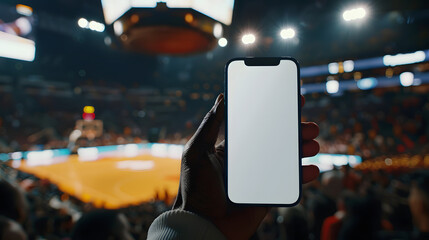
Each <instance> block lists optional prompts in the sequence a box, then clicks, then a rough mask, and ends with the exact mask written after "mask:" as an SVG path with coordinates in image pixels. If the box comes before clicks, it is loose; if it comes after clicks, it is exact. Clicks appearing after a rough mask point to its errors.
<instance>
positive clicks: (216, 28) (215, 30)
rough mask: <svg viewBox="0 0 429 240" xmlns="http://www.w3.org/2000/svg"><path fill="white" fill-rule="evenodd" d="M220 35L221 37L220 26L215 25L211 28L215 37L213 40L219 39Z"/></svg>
mask: <svg viewBox="0 0 429 240" xmlns="http://www.w3.org/2000/svg"><path fill="white" fill-rule="evenodd" d="M222 35H223V27H222V24H220V23H216V24H215V25H214V27H213V36H215V38H221V37H222Z"/></svg>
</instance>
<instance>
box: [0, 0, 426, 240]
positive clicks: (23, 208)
mask: <svg viewBox="0 0 429 240" xmlns="http://www.w3.org/2000/svg"><path fill="white" fill-rule="evenodd" d="M243 56H292V57H294V58H296V59H297V60H298V61H299V62H300V65H301V86H302V93H303V95H304V96H305V98H306V104H305V107H304V108H303V112H302V119H303V120H304V121H314V122H316V123H317V124H319V126H320V135H319V137H318V139H317V140H318V141H319V143H320V146H321V151H320V154H318V155H317V156H315V157H312V158H306V159H303V163H304V164H310V163H311V164H316V165H318V166H319V168H320V169H321V171H322V174H321V176H320V177H319V179H318V180H317V181H314V182H312V183H309V184H307V185H305V186H304V192H303V199H302V202H301V203H300V205H298V206H297V207H294V208H288V209H282V208H280V209H277V208H275V209H273V210H272V211H271V212H270V214H269V215H268V216H267V217H266V219H265V220H264V222H263V223H262V225H261V226H260V229H259V230H258V233H257V234H256V235H255V236H254V239H429V238H426V237H428V235H427V232H429V189H428V186H429V178H428V173H427V170H426V169H427V168H428V167H429V141H428V137H429V101H428V100H429V94H428V93H429V2H428V1H419V0H408V1H402V0H391V1H387V0H373V1H371V0H359V1H358V0H353V1H338V0H332V1H326V0H307V1H297V0H290V1H280V0H269V1H256V0H248V1H244V0H235V1H234V0H212V1H208V0H200V1H196V0H175V1H170V0H165V1H163V2H158V1H156V0H144V1H143V0H124V1H115V0H86V1H84V0H74V1H72V0H55V1H53V0H52V1H28V0H22V1H15V0H3V1H1V2H0V163H1V165H0V166H1V168H0V176H1V184H0V193H1V198H2V199H1V200H0V208H2V209H0V223H1V224H0V226H1V230H4V232H5V231H6V230H5V229H7V228H8V227H7V226H12V225H11V224H12V223H16V222H17V223H19V224H20V225H21V227H22V231H23V232H25V234H26V235H27V237H28V239H69V238H70V236H71V234H72V231H73V230H72V229H73V227H74V226H78V224H76V222H77V221H78V220H79V219H82V216H86V214H89V213H94V212H93V211H94V210H95V209H99V210H98V212H97V211H96V212H95V213H94V214H95V215H96V214H99V215H101V216H110V215H109V214H110V213H114V214H113V215H112V216H113V217H112V219H114V220H112V221H111V223H112V224H119V222H120V221H119V220H117V219H122V217H118V216H126V220H127V222H128V223H127V224H124V225H126V226H127V228H126V229H127V232H129V233H130V236H132V238H134V239H145V238H146V234H147V230H148V227H149V226H150V224H151V222H152V221H153V220H154V219H155V218H156V216H158V215H159V214H160V213H162V212H164V211H166V210H168V209H169V208H170V206H171V204H172V202H173V201H174V197H175V195H176V193H177V188H178V181H179V170H180V157H181V152H182V150H183V145H184V144H185V143H186V142H187V140H188V139H189V138H190V137H191V136H192V134H193V132H194V131H195V130H196V128H197V127H198V125H199V123H200V121H201V119H202V118H203V117H204V115H205V114H206V112H207V111H208V110H209V109H210V108H211V106H212V105H213V102H214V100H215V98H216V96H217V95H218V94H219V93H221V92H223V91H224V86H223V80H224V66H225V64H226V62H227V61H228V60H229V59H231V58H234V57H243ZM221 135H222V133H221ZM221 137H222V136H221ZM256 142H257V139H255V143H256ZM100 209H108V210H105V212H103V211H101V210H100ZM113 209H115V210H113ZM107 218H108V217H106V219H107ZM115 219H116V220H115ZM121 226H122V225H121ZM123 227H125V226H123ZM75 228H77V227H75ZM94 229H96V228H95V227H94ZM425 232H426V235H425ZM0 233H2V231H0ZM109 234H112V235H115V234H116V233H113V232H112V233H109ZM118 238H119V239H121V238H123V237H118ZM0 239H1V234H0ZM123 239H125V238H123Z"/></svg>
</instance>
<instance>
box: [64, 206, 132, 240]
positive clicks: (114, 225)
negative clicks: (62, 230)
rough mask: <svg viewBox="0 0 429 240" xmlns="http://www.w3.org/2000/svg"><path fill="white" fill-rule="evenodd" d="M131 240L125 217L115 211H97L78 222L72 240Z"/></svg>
mask: <svg viewBox="0 0 429 240" xmlns="http://www.w3.org/2000/svg"><path fill="white" fill-rule="evenodd" d="M89 239H99V240H120V239H124V240H130V239H133V238H132V237H131V235H130V233H129V225H128V221H127V219H126V218H125V216H124V215H123V214H121V213H119V212H118V211H114V210H104V209H103V210H95V211H92V212H89V213H86V214H84V215H83V216H82V217H81V218H80V219H79V221H77V223H76V225H75V227H74V229H73V231H72V240H89Z"/></svg>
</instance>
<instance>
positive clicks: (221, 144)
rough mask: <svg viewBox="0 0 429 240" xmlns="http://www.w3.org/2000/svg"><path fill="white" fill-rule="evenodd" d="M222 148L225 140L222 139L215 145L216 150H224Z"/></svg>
mask: <svg viewBox="0 0 429 240" xmlns="http://www.w3.org/2000/svg"><path fill="white" fill-rule="evenodd" d="M224 149H225V140H222V142H220V143H219V144H218V145H217V146H216V150H220V151H224Z"/></svg>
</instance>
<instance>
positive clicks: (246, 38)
mask: <svg viewBox="0 0 429 240" xmlns="http://www.w3.org/2000/svg"><path fill="white" fill-rule="evenodd" d="M241 41H242V42H243V44H244V45H248V44H252V43H254V42H255V41H256V37H255V35H253V34H251V33H249V34H244V35H243V37H242V38H241Z"/></svg>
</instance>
